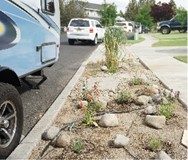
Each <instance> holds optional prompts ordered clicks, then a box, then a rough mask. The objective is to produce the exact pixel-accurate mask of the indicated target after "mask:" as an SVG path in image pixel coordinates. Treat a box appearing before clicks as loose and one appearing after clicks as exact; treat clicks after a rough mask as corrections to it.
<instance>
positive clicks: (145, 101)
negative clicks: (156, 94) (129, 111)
mask: <svg viewBox="0 0 188 160" xmlns="http://www.w3.org/2000/svg"><path fill="white" fill-rule="evenodd" d="M148 102H149V97H148V96H145V95H141V96H139V97H138V98H137V99H136V102H135V103H136V104H137V105H147V104H148Z"/></svg>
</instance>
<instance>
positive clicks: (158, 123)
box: [145, 115, 166, 129]
mask: <svg viewBox="0 0 188 160" xmlns="http://www.w3.org/2000/svg"><path fill="white" fill-rule="evenodd" d="M145 123H146V124H147V125H148V126H151V127H153V128H156V129H162V128H163V127H164V126H165V123H166V118H165V116H151V115H147V116H146V118H145Z"/></svg>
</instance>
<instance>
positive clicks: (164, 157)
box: [155, 151, 172, 160]
mask: <svg viewBox="0 0 188 160" xmlns="http://www.w3.org/2000/svg"><path fill="white" fill-rule="evenodd" d="M155 159H156V160H172V158H170V156H169V155H168V154H167V153H166V152H164V151H160V152H159V153H157V154H156V156H155Z"/></svg>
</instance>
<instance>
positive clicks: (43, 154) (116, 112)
mask: <svg viewBox="0 0 188 160" xmlns="http://www.w3.org/2000/svg"><path fill="white" fill-rule="evenodd" d="M142 109H145V107H142V108H137V109H132V110H122V111H117V110H113V111H107V112H98V113H96V114H95V115H94V116H101V115H104V114H122V113H130V112H133V111H138V110H142ZM83 119H84V117H83V118H80V119H78V120H75V121H73V122H70V123H67V124H66V125H65V126H64V127H62V128H61V129H60V131H59V132H58V134H57V135H56V136H55V137H54V139H52V140H50V141H49V142H48V143H47V145H46V146H45V148H44V149H43V150H42V152H41V153H40V155H39V157H38V158H37V159H38V160H41V159H43V158H44V156H46V155H47V154H48V153H47V154H45V152H46V151H47V149H48V148H49V146H51V145H52V143H53V142H54V140H56V138H57V137H58V136H59V135H60V133H61V132H62V131H63V130H65V129H66V128H69V127H70V126H72V124H74V123H77V122H79V121H81V120H83ZM52 150H53V149H52ZM52 150H51V151H52ZM126 150H127V149H126ZM128 153H129V152H128ZM129 154H130V153H129ZM130 155H131V154H130ZM133 157H134V156H133ZM134 158H135V157H134ZM136 159H137V158H136Z"/></svg>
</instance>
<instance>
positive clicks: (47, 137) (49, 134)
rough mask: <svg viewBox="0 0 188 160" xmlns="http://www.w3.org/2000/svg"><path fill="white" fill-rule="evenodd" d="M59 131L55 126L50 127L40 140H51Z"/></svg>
mask: <svg viewBox="0 0 188 160" xmlns="http://www.w3.org/2000/svg"><path fill="white" fill-rule="evenodd" d="M59 131H60V129H59V128H58V127H55V126H51V127H50V128H49V129H47V130H46V131H45V132H44V133H43V134H42V139H43V140H53V139H54V138H55V137H56V136H57V134H58V133H59Z"/></svg>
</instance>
